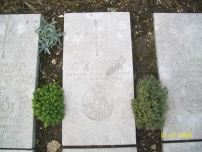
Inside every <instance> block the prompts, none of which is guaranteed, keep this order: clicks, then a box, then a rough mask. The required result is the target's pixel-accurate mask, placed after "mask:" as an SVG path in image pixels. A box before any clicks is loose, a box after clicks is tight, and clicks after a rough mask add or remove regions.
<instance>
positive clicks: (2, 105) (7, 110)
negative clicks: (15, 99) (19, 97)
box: [0, 96, 14, 120]
mask: <svg viewBox="0 0 202 152" xmlns="http://www.w3.org/2000/svg"><path fill="white" fill-rule="evenodd" d="M13 105H14V104H13V103H10V102H9V97H8V96H0V113H1V114H0V120H1V119H5V118H7V117H8V116H9V115H10V114H11V112H12V111H13Z"/></svg>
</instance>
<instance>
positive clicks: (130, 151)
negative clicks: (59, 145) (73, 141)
mask: <svg viewBox="0 0 202 152" xmlns="http://www.w3.org/2000/svg"><path fill="white" fill-rule="evenodd" d="M63 152H137V148H136V147H127V148H126V147H125V148H88V149H63Z"/></svg>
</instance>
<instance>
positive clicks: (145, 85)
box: [132, 76, 168, 130]
mask: <svg viewBox="0 0 202 152" xmlns="http://www.w3.org/2000/svg"><path fill="white" fill-rule="evenodd" d="M136 91H137V98H136V99H133V100H132V107H133V112H134V114H135V121H136V126H137V128H138V129H143V128H144V129H146V130H154V129H162V128H163V126H164V123H165V113H166V111H167V110H168V106H167V103H166V100H167V97H168V90H167V88H166V87H163V86H162V85H161V82H160V81H159V80H156V79H155V78H154V77H153V76H147V77H144V78H143V79H140V80H139V81H138V83H137V88H136Z"/></svg>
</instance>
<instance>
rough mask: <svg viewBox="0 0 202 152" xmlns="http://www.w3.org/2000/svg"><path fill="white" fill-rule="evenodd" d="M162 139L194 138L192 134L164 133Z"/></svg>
mask: <svg viewBox="0 0 202 152" xmlns="http://www.w3.org/2000/svg"><path fill="white" fill-rule="evenodd" d="M161 138H180V139H188V138H192V132H169V133H166V132H162V133H161Z"/></svg>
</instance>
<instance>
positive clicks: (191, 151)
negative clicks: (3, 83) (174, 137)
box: [162, 142, 202, 152]
mask: <svg viewBox="0 0 202 152" xmlns="http://www.w3.org/2000/svg"><path fill="white" fill-rule="evenodd" d="M162 149H163V152H201V151H202V142H181V143H163V144H162Z"/></svg>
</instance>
